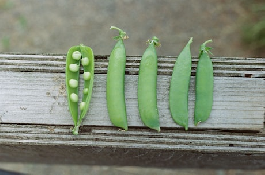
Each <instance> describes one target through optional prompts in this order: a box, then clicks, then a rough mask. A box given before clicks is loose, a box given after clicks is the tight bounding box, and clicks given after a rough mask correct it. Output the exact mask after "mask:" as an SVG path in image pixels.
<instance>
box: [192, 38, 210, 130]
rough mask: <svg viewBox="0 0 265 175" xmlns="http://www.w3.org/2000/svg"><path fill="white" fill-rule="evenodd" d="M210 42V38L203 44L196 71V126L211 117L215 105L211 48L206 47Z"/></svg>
mask: <svg viewBox="0 0 265 175" xmlns="http://www.w3.org/2000/svg"><path fill="white" fill-rule="evenodd" d="M209 42H212V40H208V41H206V42H204V43H203V44H202V45H201V48H200V55H199V61H198V66H197V71H196V78H195V108H194V125H195V126H197V125H198V124H199V123H200V122H204V121H206V120H207V119H208V118H209V116H210V113H211V110H212V105H213V64H212V61H211V59H210V57H209V52H210V49H211V48H210V47H206V44H207V43H209ZM210 53H211V52H210Z"/></svg>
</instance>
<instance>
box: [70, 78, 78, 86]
mask: <svg viewBox="0 0 265 175" xmlns="http://www.w3.org/2000/svg"><path fill="white" fill-rule="evenodd" d="M69 86H70V87H71V88H77V87H78V81H77V80H75V79H70V80H69Z"/></svg>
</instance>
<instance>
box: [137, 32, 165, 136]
mask: <svg viewBox="0 0 265 175" xmlns="http://www.w3.org/2000/svg"><path fill="white" fill-rule="evenodd" d="M148 44H149V46H148V48H147V49H146V50H145V52H144V54H143V56H142V59H141V62H140V68H139V76H138V108H139V113H140V117H141V120H142V121H143V123H144V124H145V125H146V126H148V127H149V128H151V129H155V130H157V131H160V124H159V114H158V109H157V92H156V87H157V54H156V47H157V46H159V45H160V43H159V39H158V38H157V37H156V36H154V37H153V38H152V40H149V41H148Z"/></svg>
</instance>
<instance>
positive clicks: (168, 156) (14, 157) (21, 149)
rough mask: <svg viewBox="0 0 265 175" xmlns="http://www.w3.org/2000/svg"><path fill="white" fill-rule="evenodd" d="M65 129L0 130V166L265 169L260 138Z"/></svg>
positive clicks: (263, 142) (27, 127)
mask: <svg viewBox="0 0 265 175" xmlns="http://www.w3.org/2000/svg"><path fill="white" fill-rule="evenodd" d="M81 130H82V132H81V134H80V135H78V136H74V135H72V133H71V131H70V130H69V127H67V126H59V125H55V126H47V125H10V124H2V125H1V127H0V143H1V144H0V161H20V162H21V161H22V162H24V161H30V162H35V163H64V164H65V163H67V164H82V165H94V164H96V165H127V166H128V165H133V166H151V167H163V168H241V169H257V168H265V154H264V153H265V137H264V134H255V135H254V134H251V133H233V132H219V131H181V130H170V129H169V130H162V131H161V133H157V132H150V130H148V129H141V128H134V129H131V130H129V131H126V132H125V131H121V130H117V129H115V128H113V127H82V128H81Z"/></svg>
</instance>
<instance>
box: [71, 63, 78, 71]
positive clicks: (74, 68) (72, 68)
mask: <svg viewBox="0 0 265 175" xmlns="http://www.w3.org/2000/svg"><path fill="white" fill-rule="evenodd" d="M69 70H70V71H72V72H77V71H79V65H77V64H70V65H69Z"/></svg>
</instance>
